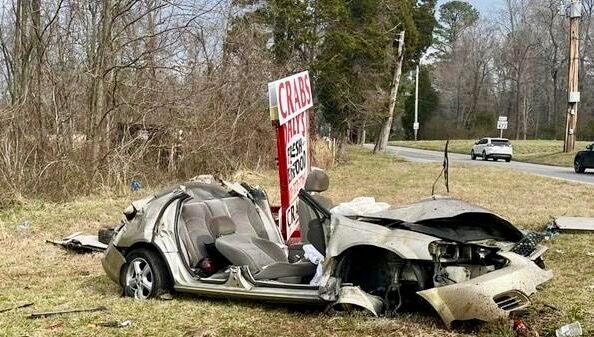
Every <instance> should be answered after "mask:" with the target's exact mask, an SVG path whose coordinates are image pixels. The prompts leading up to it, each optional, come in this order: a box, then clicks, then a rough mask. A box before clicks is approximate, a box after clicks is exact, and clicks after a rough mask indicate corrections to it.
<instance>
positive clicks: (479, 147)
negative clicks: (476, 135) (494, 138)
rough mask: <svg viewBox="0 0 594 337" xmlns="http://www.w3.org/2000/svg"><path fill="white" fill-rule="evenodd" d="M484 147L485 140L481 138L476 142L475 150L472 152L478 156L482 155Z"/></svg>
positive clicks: (485, 144)
mask: <svg viewBox="0 0 594 337" xmlns="http://www.w3.org/2000/svg"><path fill="white" fill-rule="evenodd" d="M485 146H487V138H482V139H481V140H479V141H478V144H477V145H476V149H475V150H474V153H475V154H477V155H479V156H480V155H481V154H482V153H483V151H484V150H485Z"/></svg>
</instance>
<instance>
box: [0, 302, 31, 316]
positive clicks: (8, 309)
mask: <svg viewBox="0 0 594 337" xmlns="http://www.w3.org/2000/svg"><path fill="white" fill-rule="evenodd" d="M32 305H33V302H30V303H24V304H19V305H17V306H14V307H10V308H4V309H0V314H1V313H3V312H7V311H11V310H16V309H21V308H26V307H30V306H32Z"/></svg>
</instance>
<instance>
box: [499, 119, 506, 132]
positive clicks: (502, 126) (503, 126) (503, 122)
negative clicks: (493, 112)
mask: <svg viewBox="0 0 594 337" xmlns="http://www.w3.org/2000/svg"><path fill="white" fill-rule="evenodd" d="M497 130H507V116H499V120H497Z"/></svg>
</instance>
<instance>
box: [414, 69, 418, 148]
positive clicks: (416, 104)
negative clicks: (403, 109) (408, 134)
mask: <svg viewBox="0 0 594 337" xmlns="http://www.w3.org/2000/svg"><path fill="white" fill-rule="evenodd" d="M415 87H416V88H415V122H414V123H413V130H414V132H415V141H416V140H417V134H418V133H419V65H418V64H417V71H416V79H415Z"/></svg>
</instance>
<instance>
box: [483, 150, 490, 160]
mask: <svg viewBox="0 0 594 337" xmlns="http://www.w3.org/2000/svg"><path fill="white" fill-rule="evenodd" d="M482 157H483V160H489V158H487V154H486V153H485V151H483V155H482Z"/></svg>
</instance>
